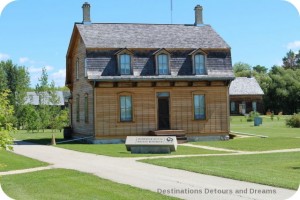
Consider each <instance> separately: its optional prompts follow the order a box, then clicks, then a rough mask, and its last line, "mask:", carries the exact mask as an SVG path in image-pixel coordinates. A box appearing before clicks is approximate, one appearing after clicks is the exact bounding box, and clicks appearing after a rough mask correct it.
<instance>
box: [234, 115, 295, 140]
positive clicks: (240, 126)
mask: <svg viewBox="0 0 300 200" xmlns="http://www.w3.org/2000/svg"><path fill="white" fill-rule="evenodd" d="M262 117H263V124H262V125H260V126H254V123H253V122H247V121H246V117H239V116H238V117H230V128H231V131H237V132H243V133H251V134H257V135H265V136H269V137H300V129H299V128H289V127H286V126H285V119H286V118H288V116H281V117H280V119H279V120H277V116H275V117H274V120H273V121H272V120H271V118H270V117H269V116H262Z"/></svg>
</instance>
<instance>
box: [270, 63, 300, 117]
mask: <svg viewBox="0 0 300 200" xmlns="http://www.w3.org/2000/svg"><path fill="white" fill-rule="evenodd" d="M269 76H270V78H271V80H272V81H271V83H270V86H269V90H268V93H267V96H268V98H269V99H268V100H269V101H268V105H267V106H268V108H270V109H272V110H274V111H275V112H280V111H283V113H285V114H293V113H296V112H297V110H298V109H300V69H294V70H292V69H285V68H283V67H278V66H274V67H273V68H272V69H271V70H270V72H269Z"/></svg>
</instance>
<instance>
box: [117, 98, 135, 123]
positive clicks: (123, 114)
mask: <svg viewBox="0 0 300 200" xmlns="http://www.w3.org/2000/svg"><path fill="white" fill-rule="evenodd" d="M122 101H125V102H122ZM132 103H133V102H132V96H131V95H120V97H119V104H120V105H119V109H120V116H119V117H120V122H132V121H133V104H132ZM123 105H124V107H123Z"/></svg>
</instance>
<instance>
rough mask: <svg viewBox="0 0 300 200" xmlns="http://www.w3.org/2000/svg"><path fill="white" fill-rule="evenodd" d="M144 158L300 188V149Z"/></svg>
mask: <svg viewBox="0 0 300 200" xmlns="http://www.w3.org/2000/svg"><path fill="white" fill-rule="evenodd" d="M142 162H145V163H150V164H155V165H160V166H165V167H169V168H175V169H183V170H187V171H192V172H197V173H203V174H208V175H214V176H221V177H226V178H231V179H236V180H242V181H248V182H254V183H260V184H265V185H271V186H276V187H282V188H289V189H293V190H297V189H298V187H299V183H300V152H296V153H295V152H293V153H273V154H257V155H230V156H212V157H192V158H169V159H149V160H142ZM186 163H188V165H187V164H186Z"/></svg>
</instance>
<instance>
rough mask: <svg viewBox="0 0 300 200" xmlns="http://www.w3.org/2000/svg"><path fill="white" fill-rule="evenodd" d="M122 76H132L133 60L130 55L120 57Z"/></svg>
mask: <svg viewBox="0 0 300 200" xmlns="http://www.w3.org/2000/svg"><path fill="white" fill-rule="evenodd" d="M119 65H120V74H121V75H130V74H131V58H130V55H128V54H122V55H120V56H119Z"/></svg>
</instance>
